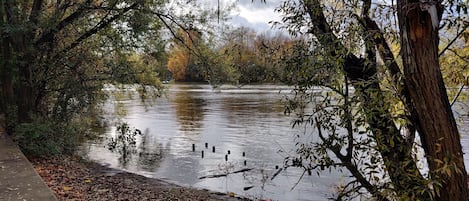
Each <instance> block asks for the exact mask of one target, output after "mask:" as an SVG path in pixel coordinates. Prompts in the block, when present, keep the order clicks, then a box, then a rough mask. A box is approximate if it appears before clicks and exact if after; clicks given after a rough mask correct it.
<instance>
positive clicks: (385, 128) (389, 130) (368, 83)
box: [305, 0, 430, 200]
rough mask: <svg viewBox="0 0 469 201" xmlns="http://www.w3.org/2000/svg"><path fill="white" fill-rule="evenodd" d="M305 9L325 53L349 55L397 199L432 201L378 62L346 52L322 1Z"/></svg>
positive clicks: (348, 68) (313, 0) (347, 69)
mask: <svg viewBox="0 0 469 201" xmlns="http://www.w3.org/2000/svg"><path fill="white" fill-rule="evenodd" d="M305 8H306V11H307V13H308V14H309V16H310V18H311V19H312V24H313V27H312V28H311V33H312V34H314V35H315V36H317V38H318V40H319V42H320V43H321V45H323V47H324V49H325V51H326V52H328V53H329V54H330V55H331V56H332V57H334V56H335V57H337V58H338V57H339V55H336V54H340V53H344V54H346V56H343V59H344V63H343V70H344V73H345V75H346V76H347V77H348V78H350V81H351V83H352V85H353V86H354V88H355V89H356V90H357V91H358V92H360V93H359V94H358V95H359V96H360V98H361V99H362V101H363V110H364V112H365V114H366V121H367V123H368V124H369V126H370V128H371V130H372V132H373V138H374V140H375V141H376V143H377V149H378V151H379V152H380V154H381V156H382V158H383V162H384V164H385V166H386V170H387V173H388V175H389V177H390V179H391V181H392V184H393V186H394V190H395V192H396V193H397V196H398V197H400V198H403V199H404V200H406V199H410V200H412V199H416V198H418V199H420V200H428V199H429V197H430V194H428V193H423V194H421V193H420V192H419V190H423V189H425V188H426V185H425V178H424V177H423V176H422V175H421V174H420V172H419V170H418V168H417V165H416V163H415V161H414V159H413V157H412V147H411V146H409V144H408V143H407V141H406V140H405V139H404V138H403V136H402V135H401V133H400V131H399V129H398V128H397V127H396V125H395V123H394V121H393V119H392V117H391V115H390V113H389V111H390V108H389V105H386V103H385V101H384V99H385V98H384V97H385V96H384V93H383V91H382V90H381V88H380V86H379V80H378V78H377V66H376V64H375V61H374V60H371V59H370V60H368V61H365V60H364V59H360V58H358V57H356V56H355V55H353V54H351V53H348V54H347V53H346V52H347V51H345V49H346V48H345V47H344V46H343V45H342V44H341V43H340V41H339V39H338V38H337V37H335V35H334V33H333V32H332V30H331V28H330V26H329V24H328V23H327V21H326V18H325V16H324V14H323V10H322V8H321V4H320V2H319V1H318V0H309V1H305ZM369 48H373V47H371V46H370V47H369ZM370 51H371V49H370ZM337 52H338V53H337ZM374 196H376V197H379V196H380V195H374Z"/></svg>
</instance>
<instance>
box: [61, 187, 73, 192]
mask: <svg viewBox="0 0 469 201" xmlns="http://www.w3.org/2000/svg"><path fill="white" fill-rule="evenodd" d="M62 189H63V190H64V191H69V190H72V187H69V186H63V187H62Z"/></svg>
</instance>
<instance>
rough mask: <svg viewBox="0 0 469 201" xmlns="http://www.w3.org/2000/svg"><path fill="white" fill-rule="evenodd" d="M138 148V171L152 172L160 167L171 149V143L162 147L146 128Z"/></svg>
mask: <svg viewBox="0 0 469 201" xmlns="http://www.w3.org/2000/svg"><path fill="white" fill-rule="evenodd" d="M138 148H139V150H138V163H137V165H138V169H142V170H144V171H148V172H153V171H155V170H156V169H158V167H160V163H161V161H162V160H163V158H164V157H165V156H166V155H167V154H168V150H170V149H171V143H170V142H169V141H168V142H167V143H166V145H163V143H161V142H158V141H157V140H156V139H154V138H152V137H151V135H150V129H149V128H146V129H145V132H144V133H143V136H142V139H141V142H140V144H139V147H138Z"/></svg>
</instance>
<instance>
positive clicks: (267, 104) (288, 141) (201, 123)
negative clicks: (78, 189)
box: [86, 84, 469, 200]
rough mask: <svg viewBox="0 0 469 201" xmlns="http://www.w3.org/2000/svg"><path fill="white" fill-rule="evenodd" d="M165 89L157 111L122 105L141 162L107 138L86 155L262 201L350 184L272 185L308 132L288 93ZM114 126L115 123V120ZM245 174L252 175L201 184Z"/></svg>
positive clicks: (310, 196) (467, 142) (287, 179)
mask: <svg viewBox="0 0 469 201" xmlns="http://www.w3.org/2000/svg"><path fill="white" fill-rule="evenodd" d="M167 86H168V91H167V94H166V97H162V98H159V99H157V101H156V103H155V104H153V106H151V107H145V106H144V104H143V103H142V102H141V101H140V99H139V98H133V99H130V98H129V99H124V100H121V101H120V103H122V106H123V107H124V108H125V109H126V115H125V116H123V117H122V121H124V122H127V123H128V124H129V125H130V126H131V127H135V128H138V129H140V130H141V131H142V132H143V133H144V135H142V137H138V139H137V146H136V149H135V150H134V152H135V154H133V155H131V156H130V157H127V158H125V159H123V158H122V157H121V155H120V154H118V153H113V152H111V151H109V150H108V149H107V148H106V144H107V141H106V140H105V138H104V139H103V140H101V141H97V142H93V143H90V144H88V145H87V146H86V148H87V149H86V155H87V156H88V157H89V158H90V159H92V160H94V161H97V162H100V163H104V164H109V165H110V166H111V167H114V168H117V169H123V170H126V171H130V172H134V173H138V174H142V175H145V176H148V177H154V178H160V179H163V180H166V181H169V182H173V183H176V184H179V185H183V186H194V187H197V188H205V189H210V190H213V191H219V192H234V193H235V194H237V195H241V196H244V197H248V198H252V199H256V200H257V199H273V200H325V199H326V198H328V197H331V196H332V195H333V193H334V188H335V186H337V185H340V184H343V183H345V181H346V180H347V179H348V178H347V176H344V175H343V173H340V172H336V171H332V172H330V173H329V171H326V172H324V173H321V174H320V176H318V175H317V174H315V173H313V174H312V175H311V176H310V175H305V176H304V177H303V178H302V179H301V180H300V181H299V179H300V176H301V173H302V172H301V171H300V170H298V169H294V168H289V169H288V170H287V171H282V172H281V173H280V174H279V175H278V176H276V177H275V178H274V179H273V180H271V177H272V176H273V175H274V174H275V173H276V172H277V170H276V166H278V167H282V166H283V163H284V158H285V157H287V156H290V155H294V150H295V147H294V145H295V143H296V140H295V137H294V136H296V135H297V134H300V133H302V132H303V130H302V129H292V127H291V120H292V118H291V117H289V116H286V115H284V113H283V108H284V106H283V104H282V103H281V102H280V100H281V99H282V97H283V96H285V95H289V92H290V89H289V88H287V87H279V86H265V85H262V86H245V87H243V88H236V87H231V88H230V87H227V86H225V87H222V88H221V89H218V90H213V89H212V87H211V86H210V85H197V84H170V85H167ZM110 102H112V101H110ZM113 105H115V104H108V105H107V106H108V109H109V110H111V108H113ZM458 116H459V115H458ZM109 119H110V120H111V122H115V121H114V120H115V117H114V116H112V115H110V116H109ZM464 122H465V121H460V123H464ZM115 132H116V127H115V126H114V124H113V123H111V126H109V128H108V129H107V131H106V134H105V136H107V137H112V136H114V135H115V134H116V133H115ZM462 132H463V131H462ZM463 133H465V132H463ZM462 141H463V146H464V148H466V149H465V151H466V152H467V151H469V150H467V148H469V138H468V137H467V136H466V135H463V140H462ZM206 143H207V145H208V146H207V147H205V145H206ZM193 144H195V151H193V148H192V145H193ZM213 146H215V152H213V150H212V149H213ZM202 151H204V157H202V153H201V152H202ZM228 152H230V154H228ZM243 153H244V156H243ZM226 157H227V158H226ZM466 165H468V162H466ZM245 168H252V170H251V171H247V172H242V173H235V174H228V176H226V177H218V178H205V179H204V178H202V179H201V177H204V176H210V175H220V174H226V173H228V172H233V171H237V170H242V169H245ZM298 181H299V184H298V185H296V184H297V182H298ZM295 186H296V187H295ZM293 187H295V188H293ZM292 188H293V189H292Z"/></svg>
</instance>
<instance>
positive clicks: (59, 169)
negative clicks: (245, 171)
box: [30, 157, 243, 201]
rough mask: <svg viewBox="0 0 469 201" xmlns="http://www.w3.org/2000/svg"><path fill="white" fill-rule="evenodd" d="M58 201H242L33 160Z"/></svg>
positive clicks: (68, 161)
mask: <svg viewBox="0 0 469 201" xmlns="http://www.w3.org/2000/svg"><path fill="white" fill-rule="evenodd" d="M30 161H31V162H32V164H33V166H34V168H35V169H36V171H37V172H38V173H39V175H41V177H42V178H43V179H44V181H45V182H46V184H47V185H48V186H49V187H50V188H51V189H52V190H53V191H54V192H55V195H56V196H57V198H58V199H59V200H76V201H81V200H83V201H88V200H139V201H140V200H165V201H166V200H185V201H186V200H187V201H189V200H192V201H194V200H243V199H240V198H234V197H229V196H228V195H226V194H220V193H215V192H210V191H207V190H199V189H193V188H186V187H181V186H177V185H174V184H170V183H167V182H164V181H161V180H158V179H152V178H147V177H144V176H140V175H136V174H132V173H127V172H119V171H117V173H116V171H115V170H113V169H110V168H107V167H103V166H100V165H99V164H96V163H92V162H86V161H83V160H82V159H81V158H79V157H66V158H51V159H30Z"/></svg>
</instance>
